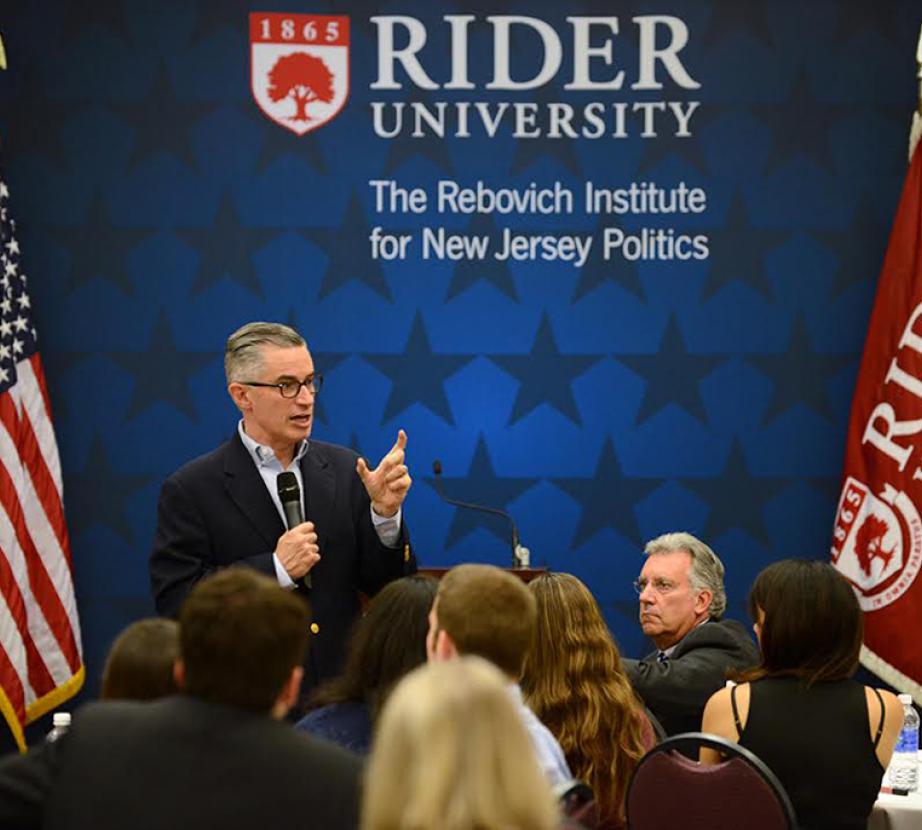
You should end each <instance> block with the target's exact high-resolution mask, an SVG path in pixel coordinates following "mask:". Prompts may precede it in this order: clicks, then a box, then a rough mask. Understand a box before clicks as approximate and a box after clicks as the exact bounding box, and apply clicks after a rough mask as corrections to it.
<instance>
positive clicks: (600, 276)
mask: <svg viewBox="0 0 922 830" xmlns="http://www.w3.org/2000/svg"><path fill="white" fill-rule="evenodd" d="M605 228H621V229H622V230H623V231H624V233H625V235H627V234H629V233H630V230H629V229H627V228H624V227H623V225H622V224H621V222H619V221H617V220H616V219H614V218H608V217H605V218H601V219H599V221H598V223H597V224H596V226H595V229H594V230H593V232H592V237H593V239H594V240H595V241H594V242H593V245H592V248H591V249H590V251H589V257H588V258H587V259H586V262H585V263H584V264H583V267H582V268H580V269H579V279H578V280H577V283H576V288H574V289H573V298H572V300H571V302H572V303H577V302H579V301H580V300H581V299H583V297H585V296H586V295H587V294H591V293H592V292H593V291H595V290H596V289H597V288H599V287H600V286H602V285H604V284H605V283H606V282H610V283H612V284H613V285H617V286H618V287H619V288H622V289H624V290H625V291H627V292H628V293H630V294H633V295H634V296H635V297H637V299H638V300H643V299H644V288H643V283H642V282H641V281H640V269H639V268H638V267H637V261H636V260H629V259H625V258H624V257H622V256H618V255H617V254H615V255H614V256H613V257H612V258H611V259H605V257H604V256H603V255H602V253H601V251H602V240H603V235H604V232H605V230H604V229H605ZM574 232H575V233H581V231H574Z"/></svg>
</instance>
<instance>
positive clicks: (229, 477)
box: [224, 434, 285, 550]
mask: <svg viewBox="0 0 922 830" xmlns="http://www.w3.org/2000/svg"><path fill="white" fill-rule="evenodd" d="M224 483H225V487H226V488H227V493H228V495H229V496H230V498H231V501H233V502H234V504H235V505H237V508H238V509H239V510H240V512H241V513H243V515H244V516H246V517H247V519H249V521H250V523H251V524H252V525H253V527H254V528H255V529H256V531H257V532H258V533H259V535H260V536H262V538H263V540H264V541H265V542H266V545H267V546H268V549H269V550H274V549H275V545H276V543H277V542H278V540H279V536H281V535H282V534H283V533H284V532H285V525H284V523H283V522H282V517H281V516H279V513H278V510H276V509H275V504H273V502H272V497H271V496H270V495H269V491H268V490H266V485H265V484H264V483H263V480H262V477H261V476H260V474H259V470H257V469H256V465H255V464H254V463H253V459H252V458H251V457H250V454H249V453H248V452H247V450H246V447H244V446H243V442H242V441H241V440H240V436H239V435H237V434H235V435H234V437H233V439H232V440H231V442H230V446H229V448H228V453H227V458H226V460H225V462H224Z"/></svg>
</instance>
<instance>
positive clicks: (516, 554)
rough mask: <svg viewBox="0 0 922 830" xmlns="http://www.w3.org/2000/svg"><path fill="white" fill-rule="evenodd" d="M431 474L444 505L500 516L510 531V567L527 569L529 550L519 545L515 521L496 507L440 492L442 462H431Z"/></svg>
mask: <svg viewBox="0 0 922 830" xmlns="http://www.w3.org/2000/svg"><path fill="white" fill-rule="evenodd" d="M432 474H433V475H434V476H435V479H434V483H435V492H436V493H438V496H439V498H440V499H441V500H442V501H443V502H445V503H446V504H451V505H453V506H455V507H463V508H465V509H466V510H479V511H481V512H482V513H490V514H492V515H494V516H502V517H503V518H504V519H505V520H506V521H507V522H509V527H510V529H511V531H512V532H511V534H510V536H511V543H512V567H513V568H527V567H528V560H529V550H528V548H526V547H523V546H522V545H521V544H520V543H519V529H518V528H517V527H516V526H515V519H513V518H512V516H511V515H510V514H509V513H507V512H506V511H505V510H500V509H499V508H498V507H485V506H484V505H482V504H471V503H470V502H466V501H458V500H457V499H450V498H448V496H446V495H445V493H444V492H443V490H442V462H441V461H439V460H438V459H436V460H435V461H433V462H432Z"/></svg>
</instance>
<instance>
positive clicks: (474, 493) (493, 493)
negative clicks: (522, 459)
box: [426, 434, 539, 549]
mask: <svg viewBox="0 0 922 830" xmlns="http://www.w3.org/2000/svg"><path fill="white" fill-rule="evenodd" d="M441 478H442V483H443V488H442V489H443V490H444V493H445V495H446V496H447V497H448V498H450V499H456V500H458V501H465V502H472V503H474V504H482V505H485V506H487V507H495V508H500V509H508V507H509V505H510V504H511V503H512V502H514V501H515V500H516V499H517V498H519V496H521V495H522V494H523V493H525V491H526V490H529V489H530V488H531V487H533V486H534V485H535V484H536V483H537V482H538V480H539V479H537V478H531V477H525V476H498V475H496V472H495V471H494V469H493V462H492V461H491V460H490V452H489V450H488V449H487V442H486V440H485V439H484V437H483V434H480V435H479V436H478V438H477V446H476V447H475V448H474V455H473V458H472V459H471V464H470V467H469V468H468V471H467V475H466V476H449V475H443V476H442V477H441ZM426 482H427V483H428V484H430V485H431V486H432V487H433V488H435V483H434V480H433V478H432V477H431V476H429V477H427V478H426ZM453 509H454V511H455V512H454V515H453V516H452V519H451V525H450V526H449V528H448V536H447V538H446V541H445V547H446V548H450V547H453V546H454V545H456V544H457V543H458V542H460V541H461V540H462V539H463V538H464V537H465V536H467V535H468V534H469V533H471V532H473V531H474V530H476V529H477V528H484V529H485V530H487V531H489V532H490V533H492V534H493V535H494V536H496V537H497V538H498V539H502V540H507V539H510V538H511V536H510V528H509V523H508V522H506V521H505V520H504V519H503V518H502V517H501V516H495V515H490V514H489V513H482V512H480V511H478V510H469V509H466V508H463V507H455V508H453ZM510 549H511V542H510Z"/></svg>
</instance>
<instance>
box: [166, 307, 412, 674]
mask: <svg viewBox="0 0 922 830" xmlns="http://www.w3.org/2000/svg"><path fill="white" fill-rule="evenodd" d="M224 371H225V375H226V377H227V391H228V393H229V394H230V396H231V398H232V399H233V401H234V403H235V404H236V406H237V408H238V409H239V410H240V413H241V416H242V417H241V420H240V422H239V423H238V425H237V430H236V432H235V433H234V435H233V436H232V437H231V439H230V440H229V441H228V442H227V443H225V444H222V445H221V446H220V447H218V448H217V449H216V450H214V451H213V452H211V453H209V454H207V455H204V456H202V457H200V458H197V459H195V460H194V461H191V462H189V463H188V464H186V465H185V466H183V467H182V468H180V469H179V470H178V471H177V472H175V473H174V474H173V475H172V476H170V477H169V478H168V479H167V480H166V482H164V484H163V488H162V489H161V492H160V501H159V504H158V506H157V531H156V535H155V537H154V546H153V551H152V553H151V557H150V577H151V587H152V591H153V597H154V602H155V604H156V606H157V610H158V612H159V613H161V614H163V615H166V616H173V617H175V616H177V615H178V613H179V607H180V605H181V604H182V602H183V600H184V599H185V598H186V596H187V594H188V593H189V591H190V590H191V588H192V586H193V585H194V584H195V583H196V582H197V581H198V580H199V579H201V578H202V577H203V576H205V575H206V574H208V573H211V572H212V571H214V570H217V569H219V568H223V567H227V566H228V565H234V564H244V565H247V566H249V567H251V568H254V569H255V570H258V571H261V572H262V573H264V574H267V575H269V576H272V577H274V578H275V579H277V580H278V582H279V584H280V585H282V586H283V587H285V588H289V589H291V590H294V591H298V592H299V593H302V594H304V595H305V596H307V597H308V599H309V601H310V606H311V624H310V630H311V633H312V635H313V636H312V638H311V643H310V648H309V650H308V661H309V662H308V664H307V666H306V669H307V676H306V677H305V685H306V686H308V687H310V686H312V685H314V684H315V683H316V682H317V681H319V680H322V679H325V678H328V677H332V676H334V675H335V674H336V673H337V672H338V671H339V669H340V664H341V662H342V657H343V653H344V648H345V642H346V638H347V636H348V633H349V629H350V626H351V625H352V621H353V620H354V619H355V617H356V616H357V614H358V612H359V598H358V592H359V591H362V592H364V593H366V594H368V595H369V596H371V595H373V594H375V593H376V592H377V591H378V590H379V589H380V588H381V587H382V586H383V585H385V584H386V583H387V582H389V581H391V580H392V579H397V578H399V577H401V576H405V575H406V574H409V573H413V572H414V571H415V570H416V560H415V558H414V556H413V554H412V551H411V549H410V544H409V540H408V536H407V532H406V528H405V526H404V523H403V515H402V505H403V501H404V499H405V498H406V495H407V491H408V490H409V489H410V484H411V479H410V474H409V472H408V470H407V466H406V463H405V448H406V443H407V436H406V433H405V432H404V431H403V430H400V432H399V433H398V435H397V440H396V442H395V443H394V446H393V447H391V449H390V451H389V452H388V453H387V455H385V456H384V458H383V459H382V460H381V463H380V464H378V466H377V467H375V468H374V469H370V468H369V467H368V465H367V464H366V463H365V460H364V459H362V458H359V457H358V456H357V455H356V453H354V452H352V451H351V450H348V449H346V448H345V447H340V446H336V445H335V444H327V443H324V442H321V441H314V440H310V441H309V440H308V439H309V437H310V433H311V426H312V424H313V416H314V403H315V401H316V398H317V394H318V392H319V390H320V387H321V384H322V381H323V378H322V376H321V375H320V373H319V372H317V371H315V369H314V362H313V359H312V358H311V354H310V352H309V351H308V348H307V344H306V343H305V341H304V338H303V337H301V335H300V334H298V333H297V332H296V331H295V330H294V329H292V328H289V327H288V326H284V325H281V324H279V323H248V324H247V325H245V326H242V327H241V328H239V329H238V330H237V331H235V332H234V333H233V334H232V335H231V336H230V337H229V338H228V340H227V346H226V349H225V353H224ZM280 477H281V481H279V478H280ZM299 520H300V521H299ZM286 528H287V529H286Z"/></svg>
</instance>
